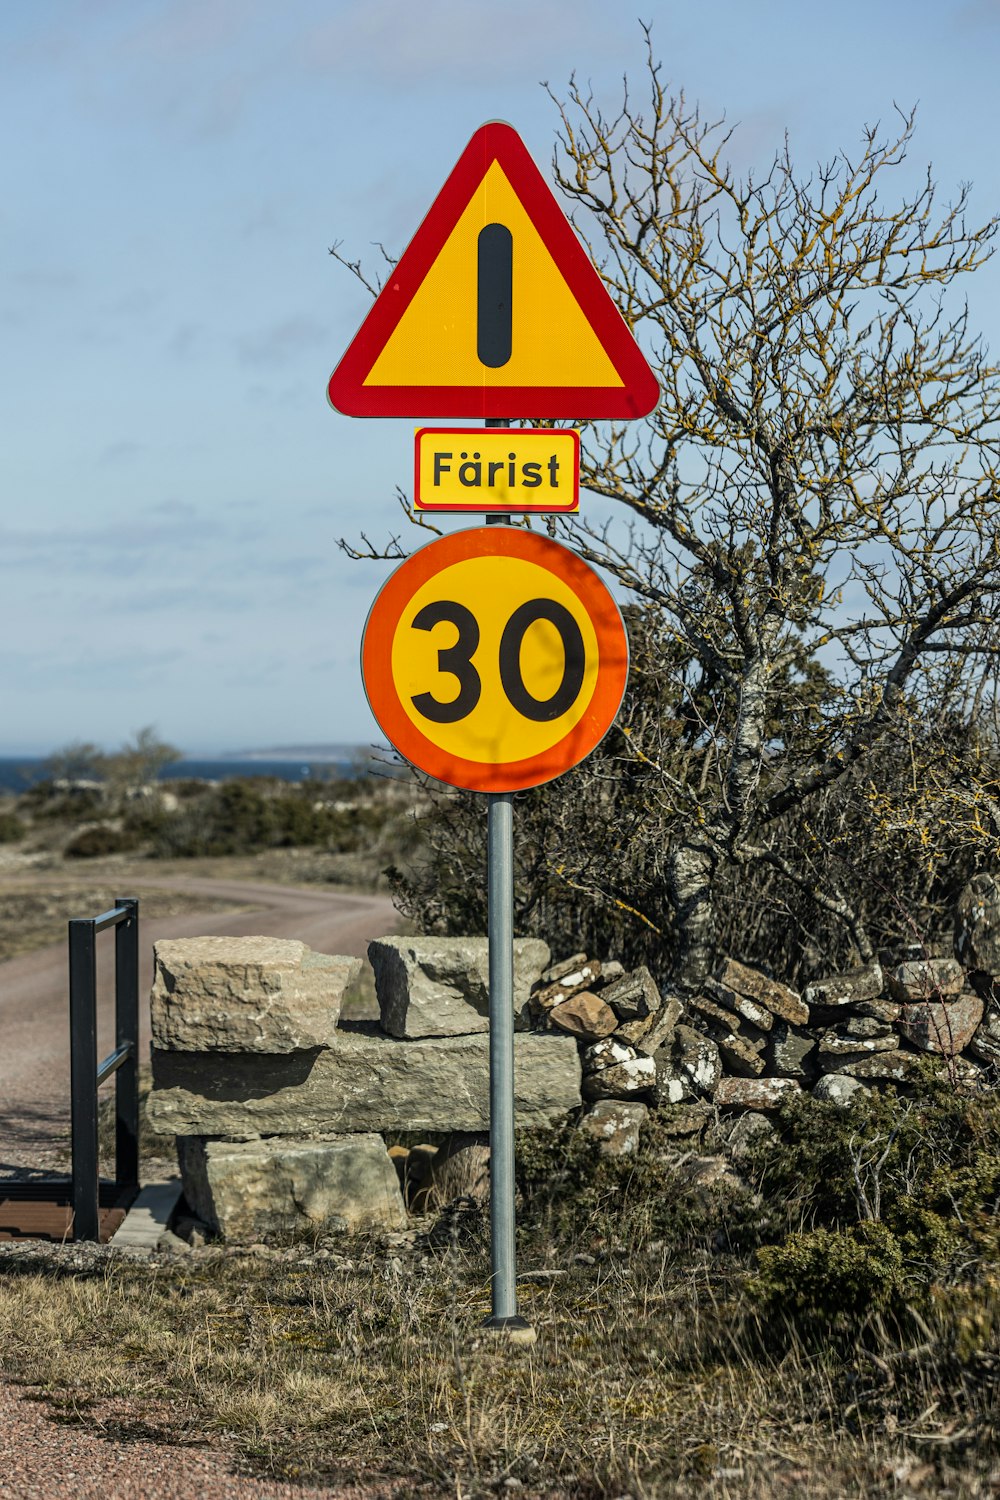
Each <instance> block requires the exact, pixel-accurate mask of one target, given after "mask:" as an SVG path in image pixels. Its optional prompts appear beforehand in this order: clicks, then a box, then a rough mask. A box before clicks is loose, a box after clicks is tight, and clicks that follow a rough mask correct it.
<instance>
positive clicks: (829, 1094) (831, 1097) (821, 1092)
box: [813, 1073, 868, 1109]
mask: <svg viewBox="0 0 1000 1500" xmlns="http://www.w3.org/2000/svg"><path fill="white" fill-rule="evenodd" d="M867 1092H868V1090H867V1089H866V1088H865V1086H864V1084H863V1083H861V1082H859V1080H858V1079H857V1078H849V1077H848V1076H847V1075H846V1074H845V1073H825V1074H824V1075H823V1077H822V1078H821V1079H820V1080H819V1082H818V1083H817V1085H816V1087H815V1088H814V1089H813V1098H814V1099H821V1100H824V1101H825V1102H826V1103H827V1104H837V1105H839V1106H840V1108H841V1109H844V1108H846V1106H847V1105H848V1104H850V1102H851V1100H852V1099H854V1098H856V1097H857V1095H858V1094H866V1093H867Z"/></svg>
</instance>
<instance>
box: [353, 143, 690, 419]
mask: <svg viewBox="0 0 1000 1500" xmlns="http://www.w3.org/2000/svg"><path fill="white" fill-rule="evenodd" d="M494 161H495V162H497V163H498V164H499V166H500V168H501V170H502V171H503V172H504V174H505V176H506V177H507V180H508V181H509V183H510V185H511V187H512V188H513V190H514V192H515V193H516V194H517V196H518V198H519V199H520V201H521V205H522V207H523V208H524V210H525V212H526V213H527V214H528V217H529V218H530V219H531V222H532V224H533V225H534V227H535V229H536V230H537V232H538V234H539V236H540V237H541V239H542V241H543V243H544V244H545V246H546V248H547V249H548V251H549V253H550V254H551V255H552V258H553V259H554V261H555V262H556V265H557V267H558V269H559V271H560V272H561V274H562V276H563V277H564V279H565V281H566V283H567V285H568V287H569V289H570V291H571V293H572V294H573V296H574V297H575V298H576V300H577V302H578V304H579V306H580V308H581V310H582V312H583V314H584V316H585V317H586V319H587V321H588V322H589V323H590V326H591V328H592V329H593V331H594V333H595V335H596V337H597V338H598V339H599V341H600V343H601V344H602V346H603V348H604V350H605V352H606V354H607V355H608V358H609V359H610V361H611V363H612V364H613V365H614V367H615V370H616V372H617V374H618V376H619V378H620V379H621V380H622V382H623V385H622V386H621V387H615V386H610V387H609V386H488V385H475V386H441V385H427V386H423V385H413V386H366V385H365V384H364V382H365V379H366V378H367V376H368V374H369V373H370V371H371V370H372V368H373V367H374V365H375V361H376V360H377V359H378V357H379V355H380V354H381V353H382V350H383V349H384V348H385V346H386V344H387V343H388V341H389V339H390V338H391V336H392V334H393V332H394V331H395V329H396V327H397V325H398V324H399V322H400V319H401V318H402V317H403V314H404V313H405V312H406V309H407V308H408V307H409V305H410V303H411V302H412V300H413V298H414V297H415V296H416V294H417V292H418V291H419V289H420V287H421V286H422V284H423V282H424V279H425V277H426V276H427V274H428V272H429V271H430V269H431V266H432V265H433V264H434V262H435V260H436V259H437V257H438V255H439V254H440V251H441V248H442V246H443V245H444V243H445V241H446V240H447V239H448V236H449V235H450V234H451V233H452V231H453V230H454V228H455V226H456V224H457V223H458V221H459V219H460V218H461V216H462V214H463V213H464V212H465V209H466V207H467V206H468V203H469V200H470V199H471V197H472V195H473V193H474V192H475V191H476V189H477V188H478V187H479V184H480V183H481V182H482V180H483V178H484V177H485V175H486V173H487V171H488V170H489V168H490V166H491V165H492V163H493V162H494ZM327 394H328V397H329V400H330V404H331V406H333V407H334V408H335V410H337V411H339V412H341V413H343V414H344V415H345V416H350V417H430V416H436V417H478V418H483V419H485V418H490V417H492V418H497V417H505V418H508V419H510V420H512V421H516V420H519V419H521V418H531V417H546V418H571V419H573V418H576V419H578V420H581V421H582V420H586V419H591V418H607V419H609V420H611V419H616V418H617V419H626V420H631V419H635V418H637V417H644V416H646V415H647V414H648V413H649V412H651V411H652V410H653V408H654V407H655V406H656V404H657V402H658V401H659V398H660V388H659V386H658V384H657V381H656V377H655V376H654V374H653V372H652V370H651V369H650V368H649V365H648V364H647V362H646V359H645V356H644V355H643V353H642V351H641V350H640V348H639V346H638V344H637V343H636V342H635V339H634V337H633V335H632V333H631V331H630V329H629V327H628V325H627V324H626V322H625V320H624V318H623V317H622V315H621V313H620V312H619V311H618V308H617V307H616V306H615V304H614V302H613V301H612V299H611V297H610V295H609V293H608V291H607V289H606V287H605V286H604V283H603V282H602V281H601V278H600V276H599V275H598V273H597V271H596V270H595V269H594V267H593V265H592V264H591V262H590V259H589V258H588V256H587V254H586V252H585V250H584V249H583V246H582V245H581V243H580V241H579V240H578V239H577V237H576V233H575V231H574V230H573V228H572V226H571V224H570V222H569V220H568V219H567V218H566V215H565V214H564V213H563V211H562V209H561V208H560V206H559V204H558V203H557V201H556V199H555V197H554V196H553V194H552V190H551V189H550V188H549V186H548V184H547V183H546V181H545V179H544V178H543V177H542V174H541V173H540V172H539V170H538V168H537V166H536V165H535V163H534V161H533V159H532V157H531V155H530V153H529V151H528V149H527V147H526V146H525V144H524V142H523V141H522V140H521V137H520V136H519V135H518V133H517V131H516V130H514V128H513V127H512V126H511V125H507V124H505V123H504V122H502V121H496V120H494V121H491V122H490V123H489V124H486V125H482V126H480V128H479V129H478V130H477V131H476V133H475V135H474V136H473V137H472V139H471V140H470V141H469V144H468V145H467V146H466V148H465V150H464V151H463V152H462V155H461V156H460V157H459V159H458V161H457V163H456V164H455V167H454V168H453V170H452V172H451V174H450V176H449V177H448V180H447V181H446V182H445V184H444V187H443V188H442V189H441V191H440V192H439V193H438V195H437V197H436V198H435V200H434V202H433V203H432V205H431V207H430V209H429V211H428V213H427V215H426V217H425V218H424V220H423V222H422V223H421V225H420V227H419V229H418V230H417V232H416V234H415V235H414V236H413V239H412V240H411V241H410V243H409V245H408V246H407V248H406V250H405V251H404V252H403V255H402V256H401V257H400V259H399V261H398V262H397V264H396V266H395V267H394V268H393V272H392V274H391V275H390V277H389V279H388V281H387V282H386V284H385V285H384V286H383V288H382V290H381V292H380V293H379V295H378V297H377V298H376V300H375V302H374V303H373V305H372V307H371V309H370V311H369V313H368V316H367V317H366V318H365V320H364V322H363V323H362V325H361V327H360V328H359V329H358V332H357V333H356V334H355V336H354V338H353V339H352V341H351V343H350V345H349V347H348V349H347V352H346V353H345V354H344V356H343V358H342V359H341V361H340V363H339V364H338V366H337V368H336V369H335V370H334V372H333V374H332V375H331V377H330V382H329V385H328V387H327Z"/></svg>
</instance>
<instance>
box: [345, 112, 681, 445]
mask: <svg viewBox="0 0 1000 1500" xmlns="http://www.w3.org/2000/svg"><path fill="white" fill-rule="evenodd" d="M328 392H329V397H330V403H331V405H332V406H334V407H336V409H337V410H338V411H341V412H344V413H345V414H346V415H347V416H351V417H418V416H436V417H480V418H485V417H506V418H509V419H517V418H521V417H573V418H579V419H583V418H586V417H608V418H630V417H642V416H645V415H646V413H647V412H650V411H652V409H653V407H654V406H655V405H656V403H657V401H658V400H659V395H660V392H659V387H658V385H657V383H656V377H655V376H654V375H653V372H652V370H651V369H650V368H649V365H648V364H647V363H646V359H645V357H644V355H643V354H642V351H641V350H640V348H639V346H638V344H637V343H636V342H635V339H634V338H633V337H632V334H631V332H630V331H629V329H628V327H627V325H626V323H625V321H624V319H623V318H622V316H621V313H620V312H619V311H618V309H617V307H616V306H615V304H614V302H613V301H612V300H611V297H610V296H609V295H608V292H607V290H606V289H605V286H604V283H603V282H602V281H601V278H600V276H599V275H598V274H597V272H596V271H595V269H594V267H593V265H592V264H591V262H590V260H589V259H588V257H587V255H586V252H585V251H584V249H583V246H582V245H581V244H580V241H579V240H578V239H577V237H576V234H575V233H574V231H573V229H572V227H571V226H570V223H569V221H568V219H567V218H566V216H565V214H564V213H563V211H562V209H561V208H560V207H559V204H558V203H557V202H556V200H555V198H554V197H553V195H552V192H551V190H550V189H549V187H548V186H547V184H546V182H545V179H544V178H543V177H542V175H541V173H540V172H539V170H538V168H537V167H536V166H535V163H534V162H533V161H532V159H531V157H530V155H529V154H528V150H527V147H526V146H525V144H524V142H523V141H522V140H521V137H520V136H519V135H518V134H517V131H516V130H514V129H512V127H511V126H510V125H505V124H503V123H500V122H497V121H494V122H492V123H490V124H488V125H483V126H481V127H480V129H479V130H477V131H476V133H475V135H474V136H473V137H472V140H471V141H470V142H469V144H468V145H467V146H466V148H465V150H464V151H463V152H462V155H461V157H460V158H459V160H458V163H457V165H456V166H455V168H454V170H453V172H452V173H451V176H450V177H449V178H448V181H447V182H446V183H445V185H444V187H443V188H442V189H441V191H440V193H439V194H438V196H437V197H436V198H435V200H434V203H433V204H432V206H431V209H430V212H429V213H428V215H427V217H426V218H425V219H424V221H423V223H422V224H421V226H420V228H419V229H418V230H417V232H416V234H415V235H414V237H413V239H412V240H411V242H410V244H409V245H408V246H407V248H406V250H405V252H404V254H403V256H402V258H401V259H400V261H399V262H398V264H397V265H396V266H395V267H394V268H393V271H392V274H391V275H390V277H389V280H388V281H387V282H386V284H385V286H384V287H383V288H382V291H381V292H380V293H379V296H378V298H377V299H376V301H375V303H374V306H373V307H372V309H371V311H370V312H369V314H368V316H367V318H366V319H365V321H364V323H362V325H361V327H360V329H359V330H358V332H357V334H356V335H355V337H354V340H353V342H352V343H351V346H350V348H349V349H348V350H347V353H346V354H345V355H344V357H343V359H342V360H341V361H340V364H339V365H338V366H337V368H336V370H335V371H334V372H333V375H332V376H331V377H330V384H329V387H328Z"/></svg>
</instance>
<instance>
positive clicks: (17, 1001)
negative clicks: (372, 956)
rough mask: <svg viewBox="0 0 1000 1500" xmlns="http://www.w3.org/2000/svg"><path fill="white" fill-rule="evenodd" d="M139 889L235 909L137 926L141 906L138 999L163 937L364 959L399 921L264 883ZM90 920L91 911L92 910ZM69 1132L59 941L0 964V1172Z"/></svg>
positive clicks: (62, 1146) (101, 979) (53, 1151)
mask: <svg viewBox="0 0 1000 1500" xmlns="http://www.w3.org/2000/svg"><path fill="white" fill-rule="evenodd" d="M144 886H148V887H155V888H156V889H157V890H161V891H162V890H175V891H181V892H185V893H187V894H189V895H191V894H193V895H203V896H205V897H206V898H210V899H211V900H213V901H230V902H232V903H233V905H234V907H236V906H238V907H239V909H238V910H233V911H228V912H218V911H216V912H213V913H211V914H210V915H205V914H200V915H199V914H198V913H197V912H196V913H193V914H191V913H189V914H188V915H186V916H176V917H162V918H159V919H156V918H154V919H150V920H148V921H143V920H142V917H141V904H140V960H141V971H140V991H139V993H140V997H145V996H147V995H148V993H149V988H150V985H151V983H152V971H153V943H154V942H156V941H157V940H158V939H160V938H180V937H200V936H209V935H211V936H217V937H226V936H233V937H247V936H253V935H258V934H259V935H262V936H265V937H289V938H299V939H300V940H301V941H302V942H304V943H307V944H308V945H309V947H310V948H315V949H317V950H318V951H319V952H323V953H350V954H355V955H357V956H359V957H360V956H363V955H364V953H365V950H366V947H367V944H368V942H369V940H370V939H371V938H373V937H380V936H381V935H382V934H383V933H386V932H391V931H392V930H393V929H394V927H395V924H396V922H397V920H398V918H397V913H396V912H395V910H394V909H393V907H392V904H391V902H390V901H389V898H388V897H387V896H376V895H346V894H344V893H341V892H331V891H329V890H324V889H317V888H315V887H313V888H303V887H300V886H282V885H266V884H259V883H250V882H245V881H237V880H213V879H209V878H207V877H201V876H176V877H167V878H165V877H163V876H158V877H157V878H156V879H155V880H154V879H150V880H146V881H144V880H131V881H129V891H128V892H127V893H126V894H135V895H137V896H138V897H139V898H140V903H141V898H142V890H143V887H144ZM94 915H96V912H95V913H94ZM113 944H114V938H113V936H112V934H111V932H107V933H104V934H102V935H101V936H100V937H99V939H98V985H99V997H98V1056H99V1057H103V1056H104V1055H105V1054H106V1053H107V1052H110V1051H111V1049H112V1046H113V1028H114V1019H113V1018H114V1001H113V991H112V974H113V963H114V958H113ZM139 1046H140V1057H145V1056H147V1055H148V1049H149V1008H148V1005H146V1004H143V1005H142V1006H141V1030H140V1038H139ZM68 1133H69V1023H68V981H67V959H66V945H65V943H64V942H63V943H59V944H55V945H53V946H52V947H48V948H40V949H38V950H36V951H35V952H33V953H27V954H24V955H22V956H21V957H19V958H14V959H10V960H9V961H8V962H7V963H3V964H0V1175H4V1174H6V1173H9V1172H10V1171H11V1170H12V1169H15V1168H16V1169H23V1168H25V1167H45V1168H51V1167H52V1166H53V1164H54V1163H55V1161H56V1160H57V1159H62V1157H63V1156H64V1153H65V1150H66V1144H67V1141H68Z"/></svg>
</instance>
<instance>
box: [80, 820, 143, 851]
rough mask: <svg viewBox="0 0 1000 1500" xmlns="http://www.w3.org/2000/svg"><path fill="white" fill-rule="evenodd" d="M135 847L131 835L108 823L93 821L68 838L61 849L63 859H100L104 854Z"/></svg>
mask: <svg viewBox="0 0 1000 1500" xmlns="http://www.w3.org/2000/svg"><path fill="white" fill-rule="evenodd" d="M134 847H135V840H134V838H133V837H132V835H131V834H130V833H129V832H128V831H127V830H126V829H123V828H113V827H112V826H111V824H110V823H95V824H94V825H93V826H92V827H91V828H84V829H83V830H82V832H80V833H78V834H77V835H76V837H75V838H72V839H70V841H69V843H68V844H67V845H66V847H65V849H64V850H63V857H64V858H65V859H100V858H101V857H102V856H103V855H105V854H124V853H126V852H127V851H128V850H129V849H133V848H134Z"/></svg>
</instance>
